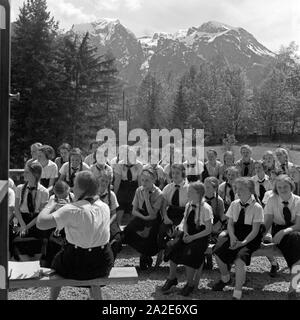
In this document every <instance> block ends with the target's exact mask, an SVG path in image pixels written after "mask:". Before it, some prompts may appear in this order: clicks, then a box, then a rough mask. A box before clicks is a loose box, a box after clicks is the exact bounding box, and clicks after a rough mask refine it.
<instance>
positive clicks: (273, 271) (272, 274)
mask: <svg viewBox="0 0 300 320" xmlns="http://www.w3.org/2000/svg"><path fill="white" fill-rule="evenodd" d="M278 270H279V265H278V263H277V264H276V265H275V266H274V265H272V266H271V270H270V273H269V275H270V277H272V278H274V277H276V275H277V271H278Z"/></svg>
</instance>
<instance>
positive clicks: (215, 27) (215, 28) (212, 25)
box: [198, 21, 237, 33]
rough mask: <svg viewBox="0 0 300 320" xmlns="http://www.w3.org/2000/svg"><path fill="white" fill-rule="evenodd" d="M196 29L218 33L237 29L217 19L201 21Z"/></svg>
mask: <svg viewBox="0 0 300 320" xmlns="http://www.w3.org/2000/svg"><path fill="white" fill-rule="evenodd" d="M198 30H199V31H201V32H207V33H218V32H224V31H227V30H237V28H235V27H232V26H230V25H228V24H225V23H222V22H218V21H208V22H206V23H203V24H202V25H201V26H200V27H199V29H198Z"/></svg>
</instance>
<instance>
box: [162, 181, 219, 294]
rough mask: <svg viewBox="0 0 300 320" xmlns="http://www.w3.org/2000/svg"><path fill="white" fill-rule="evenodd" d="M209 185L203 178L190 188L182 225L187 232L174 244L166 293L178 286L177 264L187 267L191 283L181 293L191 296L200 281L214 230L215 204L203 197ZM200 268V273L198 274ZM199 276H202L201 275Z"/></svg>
mask: <svg viewBox="0 0 300 320" xmlns="http://www.w3.org/2000/svg"><path fill="white" fill-rule="evenodd" d="M204 194H205V188H204V185H203V183H201V182H200V181H197V182H191V183H190V184H189V187H188V200H189V202H188V203H187V205H186V207H185V212H184V221H183V223H182V225H181V226H180V229H183V232H181V233H180V234H179V239H178V240H177V241H176V240H175V241H176V242H177V243H176V242H175V243H176V244H175V245H174V244H172V242H171V243H170V244H169V245H170V253H169V256H170V270H169V276H168V279H167V281H166V282H165V284H164V285H163V287H162V289H161V290H162V292H163V293H167V292H169V290H170V289H171V288H172V287H173V286H176V285H177V283H178V281H177V276H176V269H177V265H179V264H183V265H184V266H185V267H186V275H187V282H186V285H185V286H184V287H183V289H182V290H181V291H180V294H181V295H183V296H188V295H190V294H191V293H192V292H193V291H194V290H195V289H197V285H198V282H199V278H200V275H201V271H202V267H203V262H204V253H205V251H206V250H207V247H208V239H209V235H210V233H211V230H212V222H213V212H212V209H211V207H210V206H209V205H208V204H207V203H206V202H205V201H204V200H203V197H204ZM197 270H199V272H198V273H197ZM197 275H198V276H199V278H198V277H197Z"/></svg>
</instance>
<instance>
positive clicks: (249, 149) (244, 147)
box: [240, 144, 252, 153]
mask: <svg viewBox="0 0 300 320" xmlns="http://www.w3.org/2000/svg"><path fill="white" fill-rule="evenodd" d="M242 149H247V150H248V151H250V152H251V153H252V149H251V147H250V146H249V145H248V144H244V145H242V146H241V147H240V153H241V152H242Z"/></svg>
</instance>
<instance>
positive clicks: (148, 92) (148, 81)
mask: <svg viewBox="0 0 300 320" xmlns="http://www.w3.org/2000/svg"><path fill="white" fill-rule="evenodd" d="M161 102H162V86H161V84H160V83H159V82H158V81H157V80H156V78H155V76H154V75H152V74H151V73H148V74H147V75H146V76H145V78H144V79H143V81H142V83H141V86H140V88H139V91H138V97H137V105H136V117H135V121H136V123H137V125H140V127H142V128H143V129H144V130H146V131H148V132H149V131H150V130H151V129H155V128H160V107H161Z"/></svg>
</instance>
